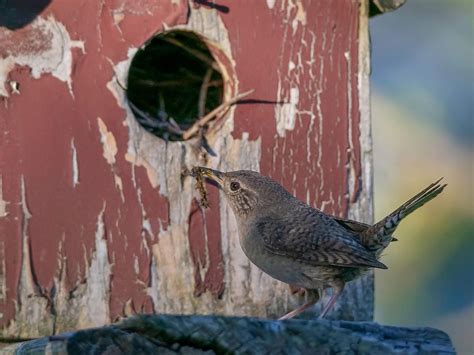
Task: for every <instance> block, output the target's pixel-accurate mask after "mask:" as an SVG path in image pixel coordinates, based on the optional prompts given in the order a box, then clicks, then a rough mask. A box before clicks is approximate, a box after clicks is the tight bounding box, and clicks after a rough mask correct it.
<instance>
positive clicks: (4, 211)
mask: <svg viewBox="0 0 474 355" xmlns="http://www.w3.org/2000/svg"><path fill="white" fill-rule="evenodd" d="M7 207H8V201H5V200H4V199H3V177H2V176H1V175H0V218H3V217H6V216H8V208H7Z"/></svg>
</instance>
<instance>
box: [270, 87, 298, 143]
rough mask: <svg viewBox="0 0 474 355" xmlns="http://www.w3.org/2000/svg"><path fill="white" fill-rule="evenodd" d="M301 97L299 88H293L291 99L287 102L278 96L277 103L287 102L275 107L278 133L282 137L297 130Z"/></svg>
mask: <svg viewBox="0 0 474 355" xmlns="http://www.w3.org/2000/svg"><path fill="white" fill-rule="evenodd" d="M279 91H280V87H279ZM299 97H300V91H299V89H298V88H297V87H292V88H291V89H290V97H289V99H287V100H285V99H284V98H282V97H280V95H279V94H277V101H285V103H284V104H281V105H276V106H275V119H276V123H277V132H278V135H279V136H280V137H284V136H285V131H287V130H290V131H292V130H294V129H295V121H296V115H297V114H298V102H299Z"/></svg>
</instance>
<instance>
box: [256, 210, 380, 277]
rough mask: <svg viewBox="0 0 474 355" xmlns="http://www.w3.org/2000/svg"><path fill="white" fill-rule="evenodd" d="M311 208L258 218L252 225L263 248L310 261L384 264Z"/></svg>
mask: <svg viewBox="0 0 474 355" xmlns="http://www.w3.org/2000/svg"><path fill="white" fill-rule="evenodd" d="M313 211H314V210H313ZM313 211H305V213H306V214H307V215H301V214H298V217H294V214H293V216H292V219H291V220H287V219H288V218H286V219H282V218H281V217H280V218H275V217H273V216H267V217H263V218H260V219H259V220H258V222H256V223H255V228H256V229H257V232H258V233H259V234H260V235H261V237H262V238H263V241H264V246H265V249H266V250H267V251H269V252H271V253H273V254H278V255H282V256H286V257H289V258H294V259H297V260H299V261H301V262H304V263H307V264H310V265H333V266H345V267H375V268H380V269H386V268H387V267H386V266H385V265H384V264H382V263H381V262H380V261H378V260H377V259H376V257H375V256H374V254H373V253H371V252H370V251H369V250H367V249H366V248H365V247H364V246H363V245H362V244H361V243H360V242H359V241H358V240H357V239H356V238H354V237H353V236H352V235H350V234H348V233H347V232H346V231H345V230H344V229H343V228H341V227H340V226H339V225H338V224H337V223H335V222H334V221H333V220H332V219H331V218H330V217H329V216H326V215H324V214H322V213H320V212H319V214H318V212H316V211H314V212H313Z"/></svg>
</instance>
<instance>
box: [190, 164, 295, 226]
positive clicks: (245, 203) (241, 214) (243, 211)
mask: <svg viewBox="0 0 474 355" xmlns="http://www.w3.org/2000/svg"><path fill="white" fill-rule="evenodd" d="M199 169H200V170H201V173H202V174H203V175H204V176H205V177H206V178H207V179H209V180H211V181H213V182H214V183H215V184H217V185H218V187H219V188H220V189H221V190H222V191H223V192H224V194H225V196H226V199H227V201H228V202H229V204H230V206H231V208H232V210H233V211H234V214H235V215H236V217H238V218H245V217H249V216H252V215H254V214H255V211H256V210H258V211H260V212H262V211H270V210H273V209H274V208H275V206H281V205H282V204H281V202H284V200H285V199H288V198H293V196H292V195H291V194H290V193H289V192H287V191H286V190H285V189H284V188H283V187H282V186H281V185H280V184H279V183H277V182H276V181H274V180H272V179H270V178H269V177H266V176H263V175H260V174H259V173H257V172H255V171H250V170H238V171H231V172H227V173H224V172H221V171H218V170H213V169H209V168H199Z"/></svg>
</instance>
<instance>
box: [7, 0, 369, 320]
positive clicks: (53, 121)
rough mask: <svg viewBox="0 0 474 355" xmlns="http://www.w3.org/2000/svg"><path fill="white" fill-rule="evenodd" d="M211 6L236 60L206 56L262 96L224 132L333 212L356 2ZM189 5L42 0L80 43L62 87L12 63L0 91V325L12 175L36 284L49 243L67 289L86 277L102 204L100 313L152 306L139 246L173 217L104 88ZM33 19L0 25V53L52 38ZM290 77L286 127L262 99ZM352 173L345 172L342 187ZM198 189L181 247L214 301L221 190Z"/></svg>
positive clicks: (342, 204)
mask: <svg viewBox="0 0 474 355" xmlns="http://www.w3.org/2000/svg"><path fill="white" fill-rule="evenodd" d="M219 5H220V6H223V7H226V8H228V10H229V11H228V12H221V13H220V15H219V16H221V18H222V20H223V22H224V24H225V26H226V28H227V30H228V34H229V39H230V43H231V51H232V56H233V58H232V60H233V62H235V68H234V64H233V62H232V61H231V60H230V59H226V58H225V57H224V55H223V52H221V51H220V50H219V49H218V48H213V53H215V54H216V56H217V57H218V59H219V60H220V61H221V62H222V63H223V65H224V67H225V68H227V71H228V74H229V76H230V77H232V78H234V76H235V79H236V82H235V83H233V85H234V87H233V88H232V90H230V91H231V92H233V91H234V89H235V88H236V87H238V90H239V92H244V91H247V90H250V89H255V92H254V94H253V96H252V98H253V99H256V100H266V101H269V102H270V103H264V104H263V103H249V104H246V105H239V106H238V107H237V108H236V111H235V116H234V131H233V137H234V138H237V139H240V138H241V137H242V136H243V135H246V134H248V135H249V139H250V140H256V139H258V138H261V160H260V168H261V171H262V173H264V174H267V175H270V176H272V177H273V178H274V179H276V180H278V181H281V182H282V183H283V184H284V185H285V186H286V187H287V188H288V189H289V190H290V191H292V192H293V193H295V194H296V195H297V196H298V197H299V198H300V199H302V200H308V202H309V203H311V204H313V205H316V206H318V207H323V208H324V209H325V210H326V211H327V212H330V213H335V214H340V215H344V214H345V213H346V212H347V208H348V204H349V202H350V199H352V200H354V199H355V198H357V193H358V191H359V189H360V183H359V177H360V175H361V157H360V143H359V136H360V130H359V122H360V114H359V106H358V105H359V99H358V87H357V85H358V82H357V80H358V77H357V74H358V68H359V63H358V19H359V4H358V2H357V1H349V0H347V1H333V2H327V1H324V0H320V1H312V2H310V1H302V9H304V11H305V18H306V20H304V21H303V18H299V19H298V16H301V13H298V7H297V6H295V7H294V8H292V9H291V10H290V11H288V12H287V8H286V7H281V6H279V5H278V6H275V7H274V8H273V9H272V10H271V9H269V8H268V7H267V6H266V4H265V2H264V1H258V2H256V1H242V2H240V1H239V2H238V4H237V2H234V1H230V0H226V1H224V0H223V1H220V2H219ZM300 10H301V9H300ZM188 14H189V4H188V2H187V1H185V0H181V1H154V0H141V1H138V2H137V1H133V0H102V1H85V0H82V1H79V2H76V3H74V5H71V4H69V3H66V2H57V1H53V2H52V4H51V5H50V6H49V7H48V8H47V9H46V10H45V11H44V13H42V14H41V15H40V16H41V17H42V18H44V19H48V18H54V19H55V20H56V21H58V22H60V23H62V24H63V25H64V26H65V27H66V29H67V32H68V33H69V35H70V37H71V39H72V40H77V41H82V42H83V43H84V52H83V51H81V50H77V49H75V50H72V62H73V63H72V72H71V83H72V94H73V95H71V91H70V90H69V88H68V85H67V84H65V83H64V82H61V81H59V80H57V79H56V78H55V77H53V76H52V75H51V74H48V73H45V74H43V75H41V78H40V79H33V78H32V77H31V75H30V73H29V68H27V67H18V66H17V67H15V68H14V70H12V71H11V72H10V74H9V77H8V79H9V80H12V81H15V82H18V83H19V85H20V86H19V87H20V95H11V96H10V97H9V98H4V99H2V101H1V103H2V105H1V106H0V134H1V139H0V174H1V177H2V184H3V199H4V200H5V201H8V215H7V216H6V217H3V218H0V242H1V243H3V245H4V249H5V251H6V252H5V257H6V263H5V275H6V276H5V283H6V300H4V301H2V300H0V313H2V314H3V318H0V327H6V326H7V325H8V322H9V321H10V320H12V319H13V318H14V316H15V301H16V300H17V299H18V294H17V291H18V283H19V279H20V268H21V262H22V254H21V253H22V240H23V239H22V224H21V221H22V213H23V211H22V207H21V180H22V179H24V184H25V188H26V200H27V203H28V209H29V211H30V212H31V215H32V218H31V219H30V220H29V224H28V230H27V231H26V232H27V235H28V237H29V242H30V245H31V251H32V252H31V265H32V269H33V271H34V275H35V281H36V282H37V284H38V285H37V286H38V287H39V288H40V289H41V290H43V291H44V293H45V294H51V293H52V292H53V288H54V285H55V280H56V279H57V278H58V277H59V276H60V275H59V274H60V270H62V265H59V260H58V259H59V258H58V254H61V255H63V256H65V258H64V260H65V263H66V264H65V267H66V271H67V275H66V280H65V284H66V286H67V290H68V291H71V290H73V289H74V288H75V287H76V286H77V285H78V284H79V283H81V282H84V281H85V280H84V279H85V277H86V270H87V268H88V267H89V265H88V263H89V262H90V260H91V257H92V255H93V253H94V249H95V240H94V235H95V233H96V229H97V218H98V216H99V215H100V213H101V211H102V210H103V211H104V212H103V219H104V226H105V237H104V239H106V242H107V250H108V255H107V256H108V261H109V263H110V264H111V268H112V277H111V280H110V299H109V306H110V318H111V319H116V318H117V317H118V316H120V315H121V314H123V312H124V307H125V305H126V304H129V305H130V307H131V310H132V311H146V312H151V311H152V310H153V308H154V306H153V301H152V299H151V298H150V296H149V295H148V293H147V287H149V286H150V278H151V275H150V265H151V263H152V255H151V254H152V253H151V252H150V250H151V249H152V244H153V243H159V236H158V235H159V234H160V231H161V230H166V229H167V228H168V227H169V225H170V221H169V219H170V212H169V208H170V201H168V199H167V198H166V197H165V196H162V195H160V192H159V188H155V187H153V186H152V184H151V183H150V179H149V177H148V176H147V171H146V169H145V168H144V167H139V166H134V165H132V164H131V163H130V162H129V161H127V159H126V158H125V156H126V155H127V151H128V149H129V147H128V141H129V130H128V127H126V126H125V125H124V122H125V121H124V117H125V113H124V110H123V108H121V107H119V106H118V103H117V100H116V98H115V97H114V96H113V95H112V93H111V92H110V91H109V90H107V89H106V87H107V84H108V82H110V81H111V80H112V78H113V77H114V66H115V65H116V64H117V63H118V62H120V61H122V60H124V59H126V58H127V56H128V50H129V48H135V47H138V46H140V45H142V44H143V43H144V42H145V41H146V40H148V39H149V38H150V37H151V36H152V35H153V34H155V33H156V32H158V31H161V30H163V28H164V25H167V26H174V25H179V24H184V23H185V22H186V21H187V19H188ZM257 15H258V18H257ZM294 21H296V22H294ZM298 21H299V22H298ZM303 22H305V23H303ZM294 24H296V25H294ZM31 26H32V25H31V24H30V25H28V26H26V27H24V28H23V29H20V30H17V31H14V32H11V31H7V30H6V29H4V28H0V57H6V56H7V55H18V54H37V53H40V52H41V51H44V50H45V49H47V48H49V47H48V46H50V45H51V42H50V40H51V39H50V38H48V37H44V36H42V34H41V31H38V30H37V29H34V28H32V27H31ZM32 39H33V40H34V41H32ZM348 58H349V59H348ZM290 62H291V63H293V65H294V68H292V69H290V67H291V64H290ZM234 70H235V72H234ZM292 88H298V90H299V91H298V93H299V94H298V100H297V103H296V104H295V105H294V106H295V107H293V108H294V109H295V110H296V113H295V122H294V128H292V129H286V128H285V130H284V133H285V134H284V136H283V135H280V134H279V132H278V130H279V128H278V127H277V122H276V120H275V110H276V109H278V107H279V105H280V104H281V103H273V104H272V103H271V102H275V101H278V100H280V99H281V100H283V101H288V100H289V98H290V96H291V90H292ZM278 95H279V96H280V97H278ZM285 103H287V102H285ZM293 108H292V109H293ZM99 117H100V119H101V120H103V122H104V124H105V125H106V127H107V130H108V132H110V134H112V135H113V137H114V140H115V141H116V145H117V152H116V154H115V158H114V161H112V162H111V161H107V160H106V159H105V158H104V156H103V149H104V142H102V141H101V134H100V130H99V127H98V118H99ZM145 134H147V133H145ZM71 141H73V142H74V149H75V152H74V154H75V157H76V161H75V163H74V161H73V158H72V156H73V153H72V151H71V149H72V148H71ZM75 164H77V166H76V165H75ZM74 169H77V170H78V171H76V172H75V171H74ZM75 174H78V175H77V176H78V182H77V183H73V181H74V176H75ZM351 174H352V175H353V176H354V177H355V180H354V182H353V183H354V186H351V187H349V186H348V184H349V183H350V176H351ZM117 181H120V182H121V184H117ZM348 191H354V195H353V196H349V195H348ZM208 192H209V201H210V204H211V208H210V209H208V210H206V211H205V212H204V214H202V210H201V209H199V208H198V207H197V205H196V203H195V202H194V203H193V204H192V206H191V213H190V216H189V235H188V241H189V248H190V250H189V251H190V255H191V259H192V262H193V265H194V270H195V274H194V276H195V278H194V280H195V295H196V296H199V295H202V294H203V293H205V292H210V294H211V295H212V296H213V297H214V298H219V297H220V296H222V294H223V292H224V289H225V284H224V278H225V271H224V260H223V253H222V241H221V237H220V234H221V226H220V209H219V195H218V192H217V191H216V190H215V189H209V191H208ZM127 302H128V303H127Z"/></svg>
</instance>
